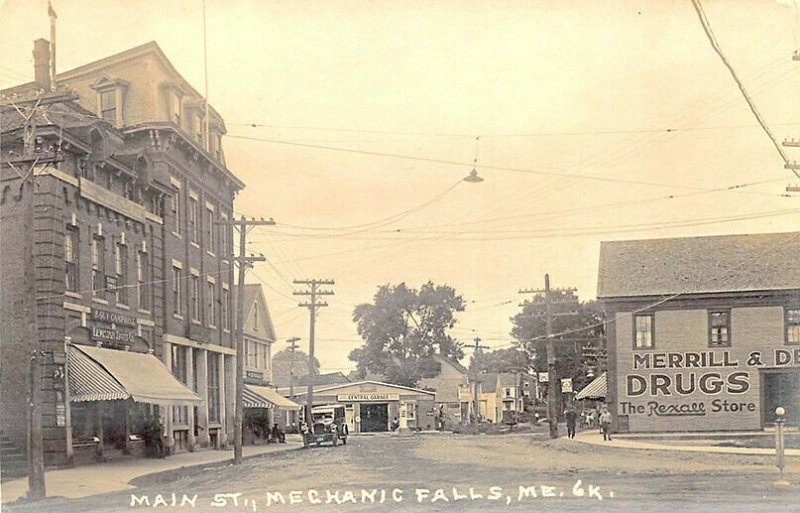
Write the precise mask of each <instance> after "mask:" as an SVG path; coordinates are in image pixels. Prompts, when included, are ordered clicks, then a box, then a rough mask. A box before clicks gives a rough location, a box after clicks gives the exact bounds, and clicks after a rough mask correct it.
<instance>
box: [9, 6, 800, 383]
mask: <svg viewBox="0 0 800 513" xmlns="http://www.w3.org/2000/svg"><path fill="white" fill-rule="evenodd" d="M52 3H53V8H54V9H55V11H56V12H57V14H58V29H57V30H58V32H57V43H58V47H57V64H58V70H59V71H65V70H68V69H72V68H74V67H77V66H79V65H81V64H85V63H88V62H91V61H94V60H97V59H100V58H103V57H106V56H109V55H113V54H115V53H118V52H121V51H124V50H126V49H128V48H131V47H133V46H136V45H139V44H142V43H146V42H148V41H156V42H157V43H158V44H159V46H160V47H161V48H162V50H164V52H165V54H166V55H167V57H168V58H169V59H170V60H171V62H172V63H173V64H174V66H175V68H176V69H177V70H178V72H179V73H181V74H182V75H183V76H184V77H185V78H186V79H187V80H188V81H189V82H190V83H191V84H192V85H193V86H194V87H195V88H196V89H197V90H198V91H200V92H203V91H204V89H205V87H204V80H203V77H204V64H203V62H204V59H203V3H202V1H200V0H171V1H170V2H163V1H160V0H137V1H135V2H131V1H122V0H119V1H116V0H104V1H103V2H97V1H91V0H53V2H52ZM703 6H704V8H705V12H706V16H707V18H708V20H709V23H710V24H711V27H712V29H713V31H714V34H715V36H716V38H717V40H718V42H719V45H720V47H721V48H722V51H723V52H724V53H725V55H726V57H727V58H728V60H729V61H730V62H731V64H732V66H733V68H734V69H735V70H736V72H737V74H738V75H739V77H740V78H741V80H742V83H743V84H744V86H745V87H746V88H747V90H748V92H749V94H750V96H751V98H752V99H753V101H754V103H755V104H756V106H757V108H758V110H759V112H760V113H761V114H762V116H763V118H764V120H765V121H766V123H767V125H768V126H769V128H770V130H771V131H772V132H773V133H774V136H775V137H776V139H777V140H779V141H783V140H784V139H786V138H792V137H794V138H800V101H798V98H797V91H798V90H800V74H799V73H798V72H800V61H793V60H792V53H793V52H794V51H795V50H797V49H798V48H800V6H798V5H796V4H795V3H794V2H793V1H792V0H782V1H776V0H739V1H737V2H730V1H727V0H725V1H721V0H716V1H712V0H704V1H703ZM206 27H207V51H208V59H207V61H208V64H207V70H208V96H209V101H210V103H211V104H212V105H214V107H215V108H216V110H217V111H219V112H220V113H221V114H222V116H223V117H224V118H225V121H226V125H227V128H228V135H227V136H226V137H225V139H224V148H225V154H226V159H227V163H228V167H229V168H230V169H231V170H232V171H233V172H234V173H235V174H236V175H237V176H239V177H240V178H241V179H242V180H243V181H244V182H245V183H246V184H247V186H246V188H245V189H244V190H243V191H242V192H241V193H240V194H239V195H238V197H237V198H236V201H235V203H234V209H235V211H236V212H237V213H239V214H245V215H247V216H254V217H272V218H274V219H275V221H276V223H277V224H276V225H275V226H274V227H259V228H256V229H254V230H253V231H252V232H250V233H249V235H248V238H249V242H250V243H249V244H248V250H249V251H252V252H256V253H263V254H264V255H265V256H266V257H267V260H268V261H267V262H266V263H262V264H257V265H256V267H255V269H254V270H253V271H251V272H250V273H249V274H248V282H252V283H262V284H263V289H264V293H265V296H266V298H267V301H268V303H269V307H270V310H271V315H272V319H273V322H274V324H275V328H276V334H277V337H278V341H277V343H276V344H275V346H274V349H273V352H277V351H278V350H280V349H282V348H285V347H286V343H285V341H286V339H288V338H290V337H300V338H301V342H300V346H301V348H303V349H306V348H307V344H308V334H309V333H308V332H309V327H308V324H309V313H308V310H307V309H304V308H301V307H299V306H298V300H301V299H303V298H300V297H298V296H294V295H293V294H292V293H293V291H298V290H302V287H300V286H297V285H295V284H293V280H295V279H312V278H325V279H333V280H335V285H334V286H332V287H329V288H330V289H332V290H333V291H334V292H335V295H333V296H330V297H327V298H326V299H327V302H328V304H329V306H328V307H326V308H323V309H321V311H320V313H319V315H318V320H317V330H316V331H317V337H316V355H317V357H318V359H319V360H320V362H321V364H322V369H323V371H324V372H335V371H342V372H345V373H347V371H349V370H350V369H352V368H354V367H355V365H354V364H353V362H350V361H349V360H348V359H347V354H348V353H349V351H350V350H352V349H354V348H356V347H358V346H359V345H360V343H361V342H360V338H359V336H358V333H357V331H356V328H355V325H354V323H353V321H352V312H353V308H354V306H355V305H357V304H360V303H365V302H370V301H371V299H372V297H373V295H374V293H375V292H376V290H377V287H378V286H379V285H382V284H397V283H400V282H405V283H406V284H408V285H409V286H412V287H419V286H421V285H422V284H423V283H425V282H427V281H429V280H431V281H433V282H434V283H437V284H444V283H446V284H448V285H451V286H453V287H454V288H455V289H456V290H457V292H458V293H460V294H461V295H462V296H463V297H464V299H465V301H466V306H467V308H466V311H465V312H463V313H460V314H459V316H458V323H457V325H456V327H455V328H454V330H453V331H452V334H453V335H454V336H455V337H457V338H458V339H459V340H461V341H464V342H466V343H469V342H471V341H472V340H473V339H474V338H475V337H480V338H481V340H482V342H481V343H482V344H485V345H488V346H490V347H492V348H503V347H510V346H511V343H512V339H511V337H510V336H509V331H510V329H511V323H510V320H509V319H510V317H512V316H513V315H514V314H515V313H516V312H518V311H519V308H520V307H519V303H520V302H521V301H523V300H524V299H525V297H526V296H525V295H521V294H520V293H519V290H520V289H530V288H541V287H542V286H543V284H544V274H545V273H549V274H550V278H551V284H552V286H554V287H575V288H577V294H578V296H579V297H580V298H581V299H583V300H589V299H594V297H595V294H596V284H597V266H598V256H599V247H600V242H601V241H608V240H626V239H647V238H663V237H687V236H698V235H716V234H733V233H758V232H782V231H795V230H797V227H798V220H800V216H799V215H798V212H797V211H798V209H800V197H798V196H797V195H794V196H791V195H789V197H787V195H786V193H785V187H786V186H787V185H797V179H796V178H795V177H794V175H792V173H791V172H790V171H788V170H785V169H784V167H783V161H782V160H781V157H780V155H779V154H778V152H777V151H776V149H775V147H774V146H773V145H772V143H771V142H770V139H769V138H768V137H767V135H766V134H765V132H764V131H763V130H762V129H761V128H760V127H759V126H758V125H757V124H756V121H755V118H754V116H753V114H752V113H751V112H750V110H749V108H748V106H747V104H746V103H745V100H744V98H743V96H742V94H741V93H740V92H739V90H738V88H737V87H736V84H735V82H734V81H733V79H732V78H731V75H730V73H729V72H728V70H727V69H726V68H725V67H724V65H723V63H722V61H721V60H720V58H719V56H717V54H716V53H714V51H713V49H712V47H711V45H710V43H709V41H708V39H707V38H706V35H705V34H704V32H703V29H702V26H701V24H700V22H699V20H698V17H697V15H696V13H695V11H694V9H693V7H692V4H691V2H690V1H689V0H681V1H672V0H646V1H645V0H638V1H635V0H619V1H602V2H601V1H597V2H586V1H579V0H574V1H573V0H547V1H534V0H528V1H518V2H514V1H508V2H502V3H499V2H492V1H469V0H464V1H436V2H429V1H419V2H416V1H405V2H396V1H391V0H385V1H384V0H375V1H360V2H356V1H345V0H342V1H337V2H329V1H325V0H308V1H291V2H290V1H270V0H249V1H248V0H207V1H206ZM39 37H45V38H48V37H49V19H48V17H47V2H46V1H45V0H0V54H2V56H3V58H2V61H0V88H3V87H8V86H11V85H15V84H18V83H21V82H25V81H29V80H32V78H33V60H32V55H31V51H32V44H33V40H35V39H37V38H39ZM786 152H787V153H788V155H789V157H790V158H792V159H795V158H797V159H800V148H798V149H793V148H787V149H786ZM473 167H474V168H475V169H476V170H477V171H478V173H479V175H480V176H481V177H482V178H483V179H484V181H483V182H481V183H468V182H464V181H463V180H462V179H463V178H464V177H465V176H467V175H468V174H469V172H470V171H471V170H472V169H473ZM467 353H468V354H469V351H467ZM467 362H468V359H465V360H464V363H467Z"/></svg>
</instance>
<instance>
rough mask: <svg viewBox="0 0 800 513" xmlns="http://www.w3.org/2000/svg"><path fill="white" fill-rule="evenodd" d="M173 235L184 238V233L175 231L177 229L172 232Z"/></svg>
mask: <svg viewBox="0 0 800 513" xmlns="http://www.w3.org/2000/svg"><path fill="white" fill-rule="evenodd" d="M172 235H173V236H175V238H176V239H182V238H183V235H181V234H180V233H178V232H175V231H173V232H172Z"/></svg>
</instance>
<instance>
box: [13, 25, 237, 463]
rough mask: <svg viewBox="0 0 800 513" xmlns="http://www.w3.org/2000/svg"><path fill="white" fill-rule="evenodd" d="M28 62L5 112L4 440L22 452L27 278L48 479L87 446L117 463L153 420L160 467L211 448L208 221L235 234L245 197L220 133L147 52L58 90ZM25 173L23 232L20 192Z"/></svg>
mask: <svg viewBox="0 0 800 513" xmlns="http://www.w3.org/2000/svg"><path fill="white" fill-rule="evenodd" d="M34 58H35V61H36V62H35V67H36V81H35V82H34V83H31V84H24V85H21V86H18V87H15V88H12V89H9V90H6V91H3V102H2V110H3V111H2V138H3V156H2V169H1V172H2V175H0V192H1V193H2V198H1V199H2V206H0V287H2V294H0V296H2V298H0V306H1V307H2V318H3V323H2V327H1V328H0V330H2V331H0V339H2V344H0V360H1V361H2V362H3V373H2V376H1V377H0V380H2V382H0V418H1V419H2V421H1V422H2V426H1V427H2V432H3V435H4V436H6V437H7V438H8V439H10V440H11V441H12V442H13V443H14V444H15V445H16V446H17V447H19V448H22V449H23V450H24V447H25V433H26V431H27V429H26V424H25V422H26V421H25V412H26V411H27V406H26V402H27V393H28V385H27V384H28V383H29V364H28V362H29V358H30V351H31V349H32V348H31V347H30V343H29V341H28V339H26V326H27V322H26V320H25V319H26V318H25V312H26V307H27V305H26V303H25V302H26V299H25V297H26V295H25V291H26V284H28V283H31V282H32V281H31V280H29V278H33V279H34V281H35V288H36V290H35V295H36V299H37V301H36V308H35V311H36V319H37V328H38V339H39V344H40V347H41V349H42V350H44V351H45V355H44V356H43V359H44V362H43V367H42V369H43V375H44V379H43V385H42V388H43V391H44V392H43V393H44V398H43V399H44V404H43V423H44V438H45V440H44V443H45V446H44V447H45V457H46V462H47V463H48V464H65V463H70V462H72V461H74V460H75V459H77V458H79V457H80V453H82V452H86V448H87V447H88V448H89V451H90V452H94V453H97V452H98V448H99V449H101V450H103V451H104V452H105V454H106V455H109V454H111V455H113V451H114V450H119V451H121V452H130V451H131V446H132V445H136V443H133V442H138V440H137V437H136V436H131V435H135V433H132V432H131V431H132V430H133V431H135V430H136V429H142V426H143V422H145V420H146V419H150V418H151V417H154V416H155V415H156V414H157V417H156V418H158V419H159V420H158V422H160V424H161V425H162V429H163V435H164V437H165V438H164V440H165V442H166V446H167V447H168V450H169V451H182V450H189V449H193V448H194V447H222V446H225V445H227V444H228V443H230V442H231V441H232V436H233V403H234V395H235V394H234V384H235V379H234V377H235V370H236V369H235V367H236V366H235V342H234V335H233V331H234V330H233V324H232V323H233V316H232V293H231V291H232V285H233V261H232V260H231V254H232V236H231V235H232V234H231V229H230V227H229V226H221V225H219V224H217V222H219V221H225V220H227V219H230V218H231V217H232V215H233V199H234V196H235V194H236V193H237V191H239V190H240V189H241V188H242V187H243V186H244V184H243V183H242V182H241V181H240V180H239V179H237V178H236V177H235V176H234V175H233V174H232V173H231V171H230V170H228V169H227V167H226V166H225V158H224V153H223V151H222V145H221V138H222V136H223V135H224V133H225V126H224V123H223V120H222V118H221V117H220V116H219V114H218V113H216V112H215V111H214V110H213V109H212V108H208V109H206V107H205V105H204V101H203V97H202V96H201V95H200V94H199V93H198V92H197V91H196V90H194V89H193V88H192V87H191V86H190V85H189V84H188V83H187V82H186V81H185V80H184V79H183V78H182V77H181V76H180V75H179V74H178V73H177V71H176V70H175V69H174V68H173V66H172V65H171V64H170V62H169V61H168V60H167V58H166V57H165V55H164V54H163V52H162V51H161V50H160V49H159V47H158V45H156V44H155V43H148V44H145V45H142V46H139V47H136V48H133V49H131V50H128V51H125V52H122V53H120V54H117V55H114V56H111V57H108V58H105V59H102V60H99V61H96V62H93V63H90V64H87V65H84V66H81V67H79V68H76V69H73V70H71V71H66V72H63V73H60V74H58V75H57V76H56V77H55V82H51V77H50V76H48V72H47V70H48V68H49V45H48V43H47V42H46V41H44V40H39V41H37V42H36V43H35V52H34ZM51 86H52V87H51ZM206 112H208V118H209V119H208V130H207V135H206V130H205V113H206ZM29 168H32V169H33V175H34V180H35V191H36V192H35V194H34V195H33V202H34V212H35V219H34V226H33V227H31V226H27V225H26V221H25V215H24V211H25V208H26V205H27V204H28V203H27V202H28V201H29V200H30V195H28V196H27V197H26V193H27V189H26V188H24V187H22V188H21V182H22V178H23V177H24V176H25V173H26V172H27V170H28V169H29ZM28 238H30V239H31V240H32V247H33V249H32V251H33V258H32V259H30V261H29V260H28V259H26V258H25V250H26V245H25V244H24V243H23V242H24V241H26V239H28ZM31 273H32V274H31ZM159 360H160V361H159ZM154 363H157V365H155V366H154ZM148 381H149V383H148ZM148 387H149V388H148ZM155 406H158V408H155ZM142 419H145V420H142ZM145 423H146V422H145ZM98 439H99V440H98Z"/></svg>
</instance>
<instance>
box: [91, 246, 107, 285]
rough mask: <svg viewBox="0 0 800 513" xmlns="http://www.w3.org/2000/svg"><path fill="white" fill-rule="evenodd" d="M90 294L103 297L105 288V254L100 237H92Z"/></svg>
mask: <svg viewBox="0 0 800 513" xmlns="http://www.w3.org/2000/svg"><path fill="white" fill-rule="evenodd" d="M91 252H92V256H91V262H92V295H93V296H95V297H105V288H106V283H105V281H106V256H105V244H104V243H103V238H102V237H94V238H92V246H91Z"/></svg>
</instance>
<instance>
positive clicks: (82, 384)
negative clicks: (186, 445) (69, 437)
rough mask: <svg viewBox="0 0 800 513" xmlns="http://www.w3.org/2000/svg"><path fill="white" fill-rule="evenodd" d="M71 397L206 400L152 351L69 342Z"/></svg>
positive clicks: (153, 401)
mask: <svg viewBox="0 0 800 513" xmlns="http://www.w3.org/2000/svg"><path fill="white" fill-rule="evenodd" d="M68 372H69V390H70V400H71V401H73V402H81V401H112V400H120V399H129V398H130V399H133V400H134V401H136V402H142V403H151V404H159V405H175V404H184V405H195V404H197V403H201V402H203V400H202V399H201V398H200V397H199V396H198V395H197V394H195V393H194V392H192V391H191V390H189V389H188V388H187V387H186V386H185V385H184V384H183V383H181V382H180V381H178V380H177V379H176V378H175V377H174V376H173V375H172V374H171V373H170V372H169V371H168V370H167V368H166V367H165V366H164V364H163V363H161V360H159V359H158V358H156V357H155V356H153V355H151V354H144V353H135V352H130V351H119V350H115V349H104V348H99V347H93V346H83V345H71V346H69V370H68Z"/></svg>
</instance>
